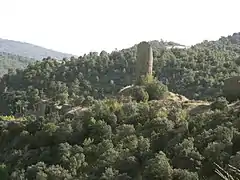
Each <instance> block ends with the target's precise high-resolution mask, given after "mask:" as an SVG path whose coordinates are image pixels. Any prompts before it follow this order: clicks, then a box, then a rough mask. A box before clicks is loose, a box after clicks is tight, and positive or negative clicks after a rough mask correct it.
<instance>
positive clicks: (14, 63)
mask: <svg viewBox="0 0 240 180" xmlns="http://www.w3.org/2000/svg"><path fill="white" fill-rule="evenodd" d="M35 61H36V60H35V59H32V58H27V57H22V56H18V55H14V54H9V53H4V52H0V77H1V76H2V75H4V74H6V73H7V72H8V69H13V70H15V69H23V68H26V67H27V65H28V64H30V63H33V62H35Z"/></svg>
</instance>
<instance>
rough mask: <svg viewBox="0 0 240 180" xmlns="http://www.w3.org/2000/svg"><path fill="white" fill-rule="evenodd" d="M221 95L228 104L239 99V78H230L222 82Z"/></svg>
mask: <svg viewBox="0 0 240 180" xmlns="http://www.w3.org/2000/svg"><path fill="white" fill-rule="evenodd" d="M223 95H224V96H225V97H226V99H227V100H228V101H230V102H232V101H236V100H237V99H240V76H234V77H230V78H228V79H226V80H225V81H224V86H223Z"/></svg>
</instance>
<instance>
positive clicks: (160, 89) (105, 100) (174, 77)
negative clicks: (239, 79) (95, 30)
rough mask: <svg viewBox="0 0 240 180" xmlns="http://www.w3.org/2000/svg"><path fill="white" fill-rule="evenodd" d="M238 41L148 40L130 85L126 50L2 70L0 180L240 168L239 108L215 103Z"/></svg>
mask: <svg viewBox="0 0 240 180" xmlns="http://www.w3.org/2000/svg"><path fill="white" fill-rule="evenodd" d="M239 37H240V33H235V34H233V35H232V36H229V37H221V38H220V39H219V40H217V41H204V42H202V43H199V44H196V45H194V46H191V47H189V48H166V44H164V43H163V42H157V41H153V42H150V43H151V44H152V47H153V56H154V62H153V63H154V66H153V67H154V78H152V79H151V78H145V79H143V81H142V82H141V83H140V84H137V85H136V84H135V80H136V74H135V72H136V71H135V67H136V46H133V47H131V48H128V49H123V50H121V51H113V52H111V53H107V52H105V51H102V52H101V53H99V54H98V53H95V52H90V53H89V54H86V55H83V56H80V57H78V58H76V57H72V58H70V59H63V60H61V61H60V60H56V59H54V58H51V57H48V58H47V57H46V58H44V59H43V60H41V61H36V62H34V63H31V64H29V65H28V66H27V67H26V68H24V69H17V70H16V71H9V72H8V73H7V74H5V75H4V76H3V77H2V78H1V82H0V98H1V100H0V114H1V116H0V120H1V121H0V162H1V165H0V179H11V180H18V179H30V180H31V179H32V180H33V179H43V180H44V179H52V180H55V179H56V180H58V179H62V180H63V179H64V180H77V179H90V180H98V179H101V180H122V179H124V180H125V179H129V180H130V179H133V180H134V179H136V180H141V179H143V180H148V179H151V180H154V179H156V180H198V179H201V180H204V179H209V180H217V179H219V176H218V175H217V174H216V173H215V172H214V170H215V169H216V164H218V165H220V166H221V167H223V168H224V169H226V170H228V165H229V164H230V165H232V166H234V167H236V168H240V166H239V165H240V159H239V158H240V146H239V144H240V126H239V115H240V114H239V101H236V102H234V103H232V104H230V103H229V102H228V101H227V100H226V99H225V98H224V97H222V88H223V82H224V80H225V79H226V78H229V77H232V76H236V75H240V68H239V66H240V38H239ZM165 43H166V42H165ZM129 85H134V86H133V87H132V88H130V89H129V91H125V93H123V94H121V93H119V91H120V90H121V89H122V88H124V87H126V86H129ZM41 103H45V104H47V106H46V109H45V111H44V115H43V116H41V115H38V114H34V112H36V111H37V110H38V108H39V107H40V105H41ZM215 163H216V164H215ZM231 173H232V174H234V173H233V172H231ZM233 176H235V177H237V176H238V175H237V174H236V173H235V174H234V175H233Z"/></svg>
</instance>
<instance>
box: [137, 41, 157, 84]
mask: <svg viewBox="0 0 240 180" xmlns="http://www.w3.org/2000/svg"><path fill="white" fill-rule="evenodd" d="M152 68H153V52H152V47H151V45H150V44H149V43H148V42H145V41H143V42H141V43H139V44H138V46H137V63H136V76H137V80H139V79H140V78H141V76H146V75H152Z"/></svg>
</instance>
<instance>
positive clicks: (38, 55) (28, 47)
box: [0, 38, 72, 60]
mask: <svg viewBox="0 0 240 180" xmlns="http://www.w3.org/2000/svg"><path fill="white" fill-rule="evenodd" d="M0 52H5V53H9V54H16V55H19V56H23V57H28V58H33V59H38V60H40V59H43V58H45V57H48V56H51V57H53V58H57V59H62V58H64V57H71V56H72V55H70V54H66V53H61V52H57V51H53V50H50V49H46V48H43V47H40V46H36V45H33V44H29V43H24V42H19V41H12V40H7V39H1V38H0Z"/></svg>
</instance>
